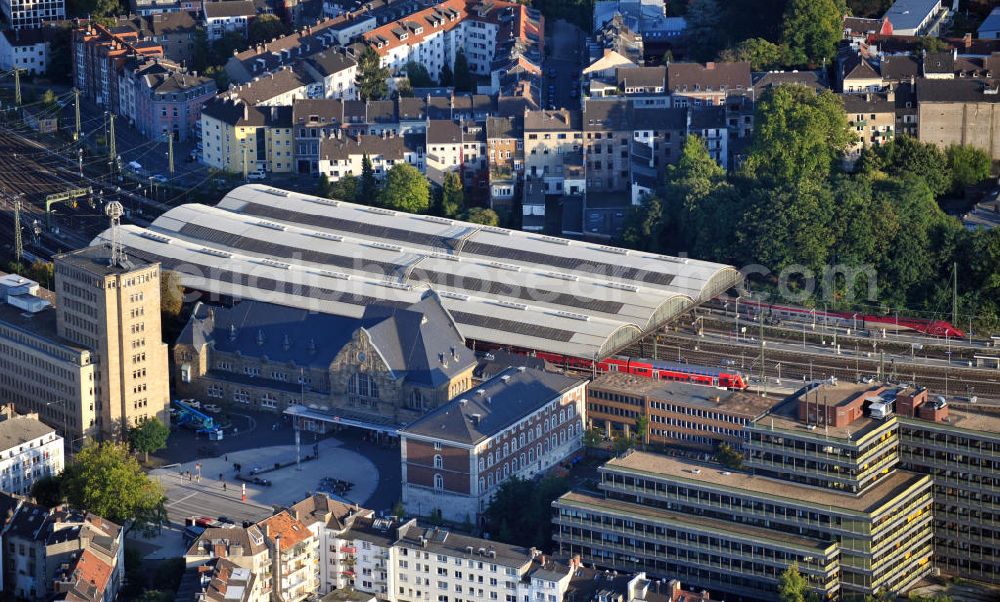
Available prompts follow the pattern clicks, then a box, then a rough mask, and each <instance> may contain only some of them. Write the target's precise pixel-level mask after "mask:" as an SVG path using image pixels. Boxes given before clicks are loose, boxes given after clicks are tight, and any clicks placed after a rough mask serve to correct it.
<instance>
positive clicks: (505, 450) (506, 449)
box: [503, 443, 510, 458]
mask: <svg viewBox="0 0 1000 602" xmlns="http://www.w3.org/2000/svg"><path fill="white" fill-rule="evenodd" d="M509 453H510V444H508V443H504V444H503V457H504V458H506V457H507V455H508V454H509Z"/></svg>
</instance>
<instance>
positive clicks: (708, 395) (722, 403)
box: [587, 372, 775, 451]
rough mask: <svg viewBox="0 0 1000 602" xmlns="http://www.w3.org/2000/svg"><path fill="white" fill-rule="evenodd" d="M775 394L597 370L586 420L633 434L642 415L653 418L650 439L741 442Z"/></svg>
mask: <svg viewBox="0 0 1000 602" xmlns="http://www.w3.org/2000/svg"><path fill="white" fill-rule="evenodd" d="M774 403H775V402H774V400H771V399H767V398H766V397H760V396H759V395H754V394H753V393H746V392H742V391H722V390H719V389H713V388H709V387H704V386H699V385H691V384H687V383H680V382H668V381H660V380H654V379H651V378H642V377H638V376H633V375H631V374H625V373H621V372H609V373H607V374H602V375H601V376H598V377H597V378H595V379H594V380H593V381H591V382H590V384H589V385H588V386H587V423H588V427H589V428H596V429H600V430H601V431H602V432H603V433H604V434H605V435H606V436H609V437H616V436H624V437H629V436H631V435H632V434H633V433H634V431H635V424H636V420H637V419H638V418H639V417H640V416H646V417H647V418H648V419H649V429H648V431H647V438H648V443H652V444H659V445H680V446H683V447H689V448H695V449H700V450H709V451H710V450H713V449H715V448H716V447H718V446H719V445H720V444H722V443H728V444H729V445H731V446H733V447H734V448H736V449H740V448H742V446H743V444H744V443H745V442H746V440H747V439H748V437H749V434H748V432H747V429H748V428H749V427H750V426H752V425H753V423H754V421H756V420H757V419H759V418H760V417H761V416H763V415H764V414H766V413H767V412H768V410H770V409H771V406H773V405H774Z"/></svg>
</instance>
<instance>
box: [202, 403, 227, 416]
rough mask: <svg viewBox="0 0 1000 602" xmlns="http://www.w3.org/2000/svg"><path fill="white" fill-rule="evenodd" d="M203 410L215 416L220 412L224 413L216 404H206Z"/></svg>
mask: <svg viewBox="0 0 1000 602" xmlns="http://www.w3.org/2000/svg"><path fill="white" fill-rule="evenodd" d="M202 409H204V410H205V411H206V412H211V413H213V414H218V413H219V412H221V411H222V408H221V407H219V406H218V405H217V404H214V403H206V404H205V406H204V407H203V408H202Z"/></svg>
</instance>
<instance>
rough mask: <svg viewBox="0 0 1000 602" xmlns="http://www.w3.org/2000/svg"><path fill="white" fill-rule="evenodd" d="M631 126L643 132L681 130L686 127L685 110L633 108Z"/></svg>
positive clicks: (674, 108) (677, 108) (675, 108)
mask: <svg viewBox="0 0 1000 602" xmlns="http://www.w3.org/2000/svg"><path fill="white" fill-rule="evenodd" d="M631 112H632V118H631V119H632V125H633V127H635V128H636V129H645V130H683V129H685V128H686V127H687V109H685V108H680V107H673V108H652V107H633V108H632V109H631Z"/></svg>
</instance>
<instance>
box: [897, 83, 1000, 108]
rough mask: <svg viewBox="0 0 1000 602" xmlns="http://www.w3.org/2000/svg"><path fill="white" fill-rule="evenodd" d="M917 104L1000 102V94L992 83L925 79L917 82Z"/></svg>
mask: <svg viewBox="0 0 1000 602" xmlns="http://www.w3.org/2000/svg"><path fill="white" fill-rule="evenodd" d="M988 91H989V92H988ZM917 102H918V103H924V102H1000V94H997V84H996V83H994V82H992V81H989V82H986V81H982V80H974V79H964V80H962V79H959V80H954V79H940V80H933V79H925V80H920V81H918V82H917Z"/></svg>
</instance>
